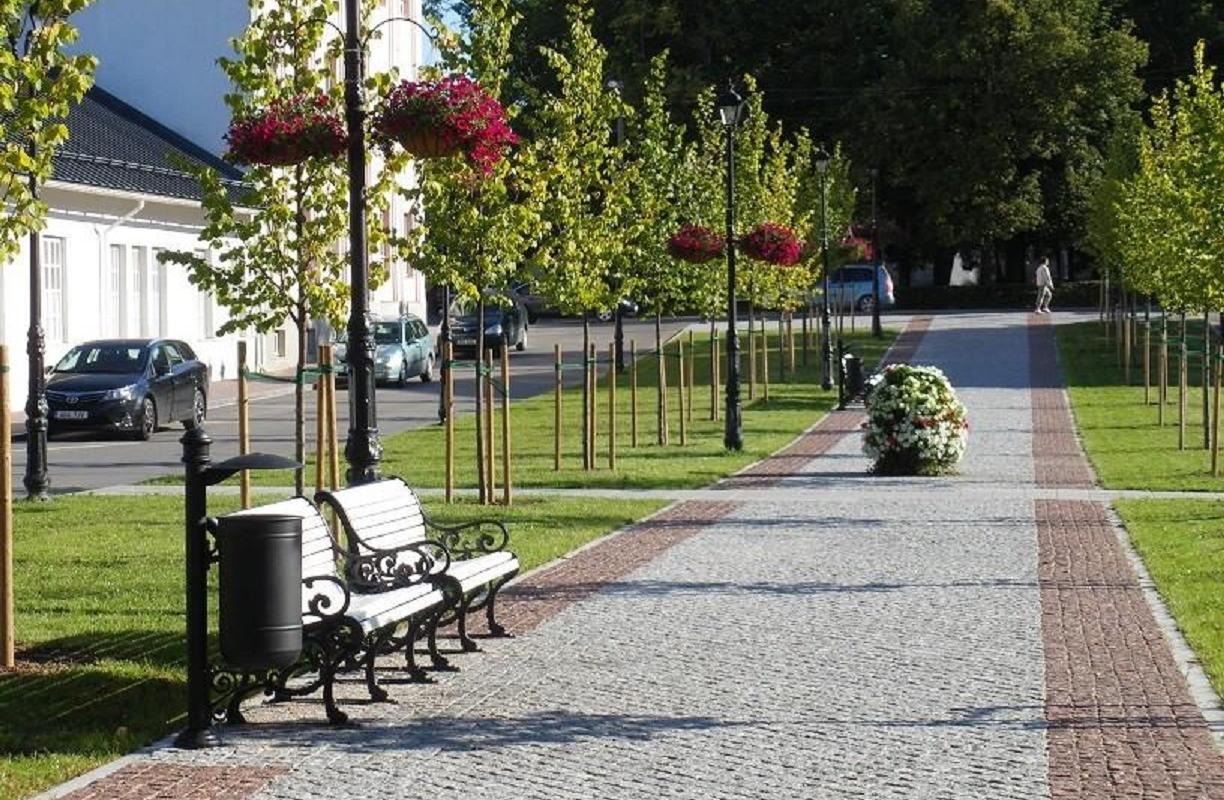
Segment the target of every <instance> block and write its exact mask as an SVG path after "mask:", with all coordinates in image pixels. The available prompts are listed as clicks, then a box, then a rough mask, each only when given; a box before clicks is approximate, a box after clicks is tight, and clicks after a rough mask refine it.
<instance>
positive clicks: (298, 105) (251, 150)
mask: <svg viewBox="0 0 1224 800" xmlns="http://www.w3.org/2000/svg"><path fill="white" fill-rule="evenodd" d="M225 141H226V142H228V143H229V153H228V157H229V159H230V160H231V161H234V162H237V163H239V164H265V165H267V166H272V167H287V166H292V165H294V164H301V163H302V162H304V161H306V160H308V159H311V158H335V157H337V156H339V155H341V154H342V153H344V149H345V147H347V145H348V136H347V135H346V134H345V131H344V122H343V121H342V120H341V118H340V114H339V113H338V112H337V111H336V104H335V102H334V101H333V100H332V98H331V96H330V95H327V94H324V93H322V92H320V93H318V94H313V95H308V94H299V95H294V96H293V97H285V98H278V99H276V100H273V101H272V102H271V103H269V104H268V107H267V108H265V109H261V110H259V111H256V112H253V113H251V114H248V115H247V116H244V117H237V118H235V119H234V120H233V121H232V122H231V123H230V127H229V132H228V133H226V134H225Z"/></svg>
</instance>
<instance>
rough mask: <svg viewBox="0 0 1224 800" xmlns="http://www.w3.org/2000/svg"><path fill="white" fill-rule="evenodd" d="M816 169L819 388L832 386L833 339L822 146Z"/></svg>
mask: <svg viewBox="0 0 1224 800" xmlns="http://www.w3.org/2000/svg"><path fill="white" fill-rule="evenodd" d="M813 161H814V163H815V164H816V171H817V172H818V173H820V259H821V272H823V273H824V277H823V280H824V291H823V293H822V294H821V302H820V331H821V336H820V388H821V389H824V390H825V391H828V390H829V389H832V388H833V340H832V338H831V336H830V330H829V328H830V324H829V323H830V320H829V212H828V205H829V194H828V176H829V153H828V151H826V150H825V149H824V148H823V147H822V148H820V149H819V150H817V151H816V155H815V156H814V157H813Z"/></svg>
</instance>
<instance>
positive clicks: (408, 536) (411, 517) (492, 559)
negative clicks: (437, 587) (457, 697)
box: [315, 478, 519, 652]
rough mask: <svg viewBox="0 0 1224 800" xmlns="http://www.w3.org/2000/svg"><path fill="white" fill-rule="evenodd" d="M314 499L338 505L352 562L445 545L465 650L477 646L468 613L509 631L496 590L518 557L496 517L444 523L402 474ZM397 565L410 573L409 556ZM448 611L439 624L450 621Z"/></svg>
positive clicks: (498, 631)
mask: <svg viewBox="0 0 1224 800" xmlns="http://www.w3.org/2000/svg"><path fill="white" fill-rule="evenodd" d="M315 500H316V502H318V503H319V504H320V506H322V505H323V504H324V503H326V504H327V505H330V506H331V507H332V508H334V509H335V510H336V514H337V516H338V517H339V518H340V521H341V523H342V524H343V525H344V529H345V532H346V533H347V534H348V547H349V553H350V556H351V557H352V558H353V560H354V563H364V562H362V561H361V559H362V558H368V557H370V556H372V555H377V554H379V553H396V552H405V553H410V552H411V548H412V547H413V546H419V545H421V544H423V543H426V542H434V543H436V544H438V545H441V546H442V547H444V548H445V549H446V551H447V552H448V553H449V554H450V558H451V560H450V565H449V566H448V567H447V568H446V575H447V577H448V578H451V579H453V580H455V581H457V583H458V586H459V591H460V593H461V595H462V598H461V600H460V602H459V605H458V607H457V608H455V609H454V611H453V617H454V621H455V622H456V623H457V626H456V627H457V629H458V633H459V641H460V643H461V645H462V647H463V649H464V650H465V651H468V652H470V651H473V650H478V649H479V647H477V645H476V642H475V641H473V640H472V638H471V637H470V636H469V635H468V632H467V617H468V615H469V614H474V613H477V612H479V611H484V613H485V618H486V620H487V622H488V625H489V632H490V633H491V634H492V635H494V636H506V635H507V634H506V630H505V628H503V627H502V626H501V625H500V624H499V623H498V622H497V619H496V617H495V614H494V603H495V601H496V600H497V593H498V591H499V590H500V589H501V588H502V587H503V586H505V585H506V583H507V582H508V581H509V580H510V579H511V578H513V577H514V576H515V575H517V574H518V571H519V561H518V558H517V557H516V556H515V555H514V553H512V552H510V551H509V550H507V549H506V547H507V545H508V544H509V543H510V534H509V532H508V531H507V530H506V526H505V525H503V524H502V523H501V522H499V521H497V520H480V521H477V522H469V523H466V524H463V525H440V524H438V523H436V522H433V521H432V520H430V519H429V518H428V517H427V516H426V515H425V512H424V510H423V509H422V508H421V503H420V501H419V500H418V499H417V496H416V492H414V491H412V489H411V488H409V487H408V485H407V484H406V483H404V481H402V480H401V479H399V478H387V479H386V480H381V481H375V482H373V483H366V484H361V485H358V486H353V487H351V488H348V489H337V490H334V491H330V492H319V493H318V494H316V495H315ZM397 568H399V569H405V570H407V571H408V572H409V574H411V572H412V570H413V569H414V567H413V566H412V564H411V562H409V563H406V564H405V563H401V564H399V565H398V567H397ZM450 617H451V614H448V615H447V616H446V617H445V618H444V619H443V620H442V623H441V624H449V622H450V621H451V618H450Z"/></svg>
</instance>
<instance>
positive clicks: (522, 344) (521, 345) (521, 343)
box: [514, 325, 527, 353]
mask: <svg viewBox="0 0 1224 800" xmlns="http://www.w3.org/2000/svg"><path fill="white" fill-rule="evenodd" d="M514 349H515V350H517V351H518V352H520V353H521V352H523V351H524V350H526V349H527V326H526V325H524V326H523V335H522V336H520V337H519V340H518V342H516V343H515V345H514Z"/></svg>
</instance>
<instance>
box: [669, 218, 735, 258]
mask: <svg viewBox="0 0 1224 800" xmlns="http://www.w3.org/2000/svg"><path fill="white" fill-rule="evenodd" d="M726 247H727V242H726V239H724V238H723V237H722V236H719V235H718V234H717V233H715V232H714V231H712V230H710V229H709V228H703V227H702V226H700V225H685V226H683V227H681V228H680V230H678V231H676V232H675V233H673V234H672V235H671V236H670V237H668V239H667V252H668V254H669V255H671V256H672V257H674V258H678V259H680V260H681V261H688V262H691V263H693V264H704V263H706V262H708V261H713V260H714V259H716V258H719V257H721V256H722V254H723V252H724V251H725V250H726Z"/></svg>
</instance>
